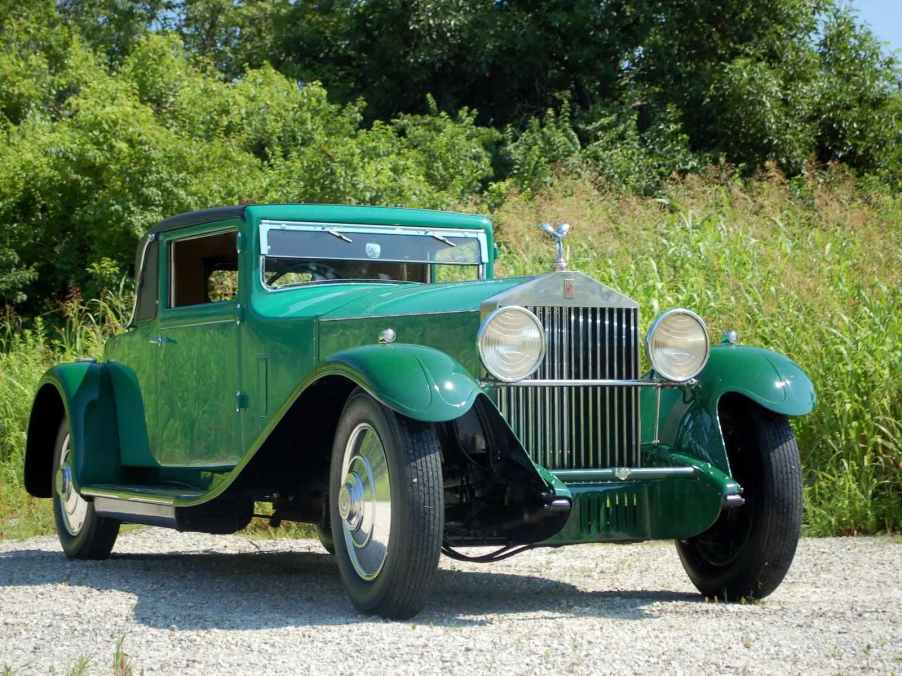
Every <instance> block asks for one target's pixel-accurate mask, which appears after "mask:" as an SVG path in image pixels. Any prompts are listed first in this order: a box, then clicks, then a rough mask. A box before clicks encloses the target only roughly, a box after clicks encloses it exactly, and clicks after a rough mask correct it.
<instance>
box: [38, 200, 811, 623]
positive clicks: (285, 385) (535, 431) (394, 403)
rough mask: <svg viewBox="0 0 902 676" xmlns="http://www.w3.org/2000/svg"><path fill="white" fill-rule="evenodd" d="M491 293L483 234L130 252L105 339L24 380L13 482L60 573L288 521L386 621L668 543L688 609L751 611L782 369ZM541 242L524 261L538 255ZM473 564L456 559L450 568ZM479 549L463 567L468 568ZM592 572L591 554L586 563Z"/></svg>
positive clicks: (147, 244)
mask: <svg viewBox="0 0 902 676" xmlns="http://www.w3.org/2000/svg"><path fill="white" fill-rule="evenodd" d="M543 227H544V228H545V230H546V231H547V232H548V234H549V235H550V236H551V237H552V239H553V240H554V243H555V245H556V246H557V248H558V259H557V264H556V267H557V269H556V270H555V271H553V272H548V273H546V274H539V275H537V276H534V277H516V278H504V279H499V278H496V277H495V274H494V263H495V256H496V247H495V242H494V240H493V231H492V225H491V223H490V222H489V221H488V220H487V219H485V218H482V217H478V216H473V215H466V214H456V213H446V212H435V211H421V210H407V209H388V208H373V207H351V206H324V205H300V204H297V205H292V204H285V205H267V206H264V205H245V206H240V207H227V208H218V209H210V210H206V211H198V212H194V213H187V214H181V215H178V216H174V217H172V218H170V219H168V220H165V221H163V222H162V223H160V224H159V225H158V226H156V227H155V228H153V229H152V230H151V231H150V232H149V233H148V234H147V235H146V236H145V237H144V239H143V240H142V241H141V242H140V245H139V247H138V256H137V263H136V270H137V294H136V301H135V307H134V313H133V316H132V319H131V322H130V324H129V328H128V330H127V331H126V332H125V333H123V334H121V335H118V336H116V337H114V338H112V339H110V340H109V342H108V344H107V346H106V353H105V356H104V359H103V361H101V362H96V361H94V360H92V359H86V360H79V361H77V362H75V363H68V364H61V365H59V366H55V367H54V368H52V369H50V370H49V371H48V372H47V374H46V375H45V376H44V378H43V380H42V381H41V383H40V386H39V389H38V391H37V395H36V397H35V401H34V405H33V409H32V412H31V418H30V422H29V426H28V443H27V453H26V459H25V479H26V485H27V488H28V491H29V492H30V493H31V494H32V495H35V496H39V497H46V498H53V502H54V512H55V516H56V525H57V530H58V532H59V539H60V542H61V544H62V548H63V550H64V552H65V554H66V556H68V557H69V558H72V559H96V558H104V557H107V556H109V554H110V552H111V550H112V548H113V545H114V542H115V540H116V536H117V533H118V531H119V526H120V524H122V523H139V524H152V525H155V526H165V527H169V528H174V529H177V530H181V531H196V532H206V533H232V532H235V531H237V530H240V529H242V528H244V527H245V526H246V525H247V524H248V522H249V521H250V520H251V519H252V518H253V516H254V512H255V504H257V503H269V504H270V505H271V507H272V516H271V517H270V518H271V520H272V522H273V523H274V524H278V523H280V522H282V521H296V522H306V523H310V524H315V526H316V527H317V529H318V532H319V534H320V539H321V541H322V543H323V546H324V547H325V548H326V549H327V550H329V552H332V553H333V554H334V556H335V557H336V560H337V562H338V567H339V570H340V573H341V577H342V580H343V582H344V585H345V588H346V589H347V592H348V595H349V596H350V598H351V601H352V602H353V603H354V605H355V606H357V607H358V608H359V609H361V610H363V611H367V612H375V613H378V614H381V615H383V616H386V617H390V618H407V617H410V616H412V615H414V614H415V613H416V612H418V611H419V610H420V609H421V608H422V607H423V606H424V604H425V602H426V600H427V596H428V592H429V589H430V584H431V582H432V580H433V578H434V576H435V572H436V568H437V565H438V561H439V556H440V555H441V554H442V553H444V554H445V555H447V556H450V557H453V558H458V559H463V560H468V561H482V562H489V561H497V560H500V559H503V558H506V557H508V556H511V555H513V554H516V553H518V552H522V551H524V550H525V549H528V548H531V547H559V546H562V545H570V544H579V543H587V542H636V541H640V540H649V539H661V538H666V539H673V540H675V541H676V546H677V551H678V553H679V556H680V558H681V559H682V562H683V565H684V566H685V568H686V571H687V572H688V574H689V576H690V578H691V579H692V581H693V582H694V583H695V585H696V586H697V587H698V589H699V590H700V591H701V592H702V593H703V594H705V595H709V596H717V597H720V598H722V599H728V600H735V599H741V598H744V597H756V598H758V597H763V596H766V595H767V594H769V593H771V592H772V591H773V590H774V589H775V588H776V587H777V586H778V585H779V584H780V582H781V581H782V579H783V576H784V575H785V573H786V571H787V569H788V568H789V566H790V563H791V561H792V558H793V555H794V552H795V548H796V543H797V541H798V538H799V528H800V521H801V479H800V467H799V453H798V448H797V446H796V442H795V439H794V437H793V433H792V430H791V428H790V426H789V423H788V421H787V417H788V416H799V415H804V414H806V413H808V412H810V411H811V410H812V408H813V407H814V401H815V395H814V389H813V387H812V384H811V382H810V381H809V379H808V378H807V377H806V375H805V374H804V373H803V372H802V370H801V369H800V368H799V367H798V366H797V365H796V364H794V363H793V362H792V361H790V360H789V359H788V358H786V357H784V356H782V355H779V354H776V353H774V352H770V351H767V350H763V349H758V348H752V347H745V346H740V345H738V344H736V340H735V335H729V336H727V338H726V339H725V340H724V342H723V343H721V344H720V345H716V346H714V347H711V346H710V345H709V339H708V334H707V330H706V328H705V324H704V322H703V321H702V320H701V319H700V318H699V317H698V316H697V315H696V314H694V313H692V312H690V311H688V310H684V309H673V310H669V311H667V312H664V313H663V314H661V315H660V316H659V317H658V318H657V319H655V321H654V322H653V323H652V324H651V327H650V328H649V330H648V332H647V334H646V335H645V337H644V349H645V350H646V352H647V355H648V359H649V362H650V364H651V367H652V368H651V370H650V371H649V372H647V373H644V374H640V370H641V368H640V346H641V345H640V344H641V343H642V337H641V336H640V325H639V310H638V306H637V304H636V303H635V302H634V301H632V300H631V299H629V298H627V297H626V296H624V295H622V294H620V293H618V292H616V291H614V290H612V289H610V288H608V287H606V286H603V285H602V284H599V283H598V282H595V281H593V280H592V279H591V278H589V277H587V276H585V275H583V274H580V273H579V272H571V271H568V270H566V269H565V268H566V265H565V262H564V258H563V252H564V247H563V238H564V235H566V232H567V227H566V226H561V227H558V228H552V227H550V226H543ZM549 245H551V242H549ZM489 546H491V547H492V550H491V551H489V552H488V553H482V554H474V553H473V550H467V552H468V553H464V552H462V551H461V550H460V548H462V547H489ZM476 551H477V552H479V551H484V550H476ZM599 556H603V553H602V551H601V550H599Z"/></svg>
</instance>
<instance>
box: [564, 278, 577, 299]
mask: <svg viewBox="0 0 902 676" xmlns="http://www.w3.org/2000/svg"><path fill="white" fill-rule="evenodd" d="M564 298H576V285H575V284H574V282H573V279H572V278H567V279H565V280H564Z"/></svg>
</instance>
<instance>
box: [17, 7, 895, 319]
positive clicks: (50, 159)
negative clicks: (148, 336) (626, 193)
mask: <svg viewBox="0 0 902 676" xmlns="http://www.w3.org/2000/svg"><path fill="white" fill-rule="evenodd" d="M320 82H322V83H323V84H320ZM899 85H900V76H899V71H898V69H897V68H896V65H895V63H894V61H893V60H892V59H890V58H888V57H886V56H885V55H884V54H883V53H882V52H881V50H880V47H879V45H878V44H877V43H876V42H875V40H874V38H873V36H872V35H871V34H870V33H869V32H868V31H867V30H865V29H863V28H862V27H861V26H859V25H857V24H856V23H855V21H854V20H853V17H851V16H850V15H849V14H848V13H844V12H842V11H839V10H837V9H836V7H835V6H834V5H833V3H832V2H831V0H767V1H761V2H755V3H748V2H745V1H744V0H729V1H728V2H711V1H710V0H693V2H682V3H669V2H662V1H661V0H641V1H636V2H623V1H622V0H607V1H605V0H567V2H563V1H555V2H543V3H535V2H524V1H509V2H495V1H494V0H493V1H491V2H488V1H477V2H460V1H459V0H441V1H437V0H431V1H430V0H416V1H411V0H403V1H402V0H390V1H388V2H378V3H376V2H358V1H356V0H353V1H352V0H329V1H328V2H312V3H308V2H289V1H288V0H248V1H245V2H235V1H234V0H142V1H141V2H123V1H122V0H61V1H60V2H58V3H54V2H53V1H52V0H31V1H29V2H25V3H22V2H14V1H12V0H0V223H3V224H4V227H3V229H2V231H0V305H3V304H14V305H16V306H17V307H18V309H19V311H20V312H23V313H25V314H33V313H35V312H37V311H40V310H42V309H44V307H45V305H46V303H47V302H48V301H49V302H51V303H52V302H55V301H56V300H58V299H59V298H61V297H63V296H65V294H67V293H68V292H69V290H70V289H72V288H80V289H82V290H83V291H84V292H85V293H86V294H88V295H91V294H93V293H96V290H97V289H98V280H97V277H98V276H100V277H103V276H104V275H109V274H112V273H113V272H114V271H115V270H122V271H124V270H125V269H126V266H127V265H128V263H129V261H130V260H131V257H132V247H133V245H134V242H135V241H136V238H137V236H138V235H139V234H140V233H141V232H142V231H143V230H144V229H145V228H147V226H148V225H150V224H151V223H153V222H154V221H157V220H159V219H160V218H161V217H163V216H165V215H167V214H171V213H173V212H176V211H180V210H185V209H192V208H196V207H201V206H208V205H212V204H220V203H229V202H235V201H239V200H257V201H270V200H274V201H291V200H304V201H340V202H362V203H379V204H401V205H407V206H428V207H447V206H449V205H450V204H454V203H460V202H462V201H464V200H466V199H469V198H471V197H472V196H476V197H477V198H479V196H481V195H487V196H488V197H489V202H490V205H493V206H494V205H497V204H498V203H499V202H498V200H499V199H500V198H501V196H503V195H504V194H505V192H506V190H507V189H508V187H509V186H510V183H508V182H513V184H514V185H516V186H518V187H520V188H522V189H526V190H528V191H534V190H537V189H541V188H542V187H543V186H546V185H548V184H549V182H550V181H551V178H552V176H553V175H554V173H555V172H557V171H560V170H561V169H562V168H563V169H566V170H570V171H571V172H572V171H577V172H583V173H588V174H591V175H594V176H597V177H599V179H600V180H604V181H606V182H609V183H611V184H614V185H620V186H623V187H625V188H627V189H629V190H633V191H637V192H640V193H643V194H653V193H654V192H655V191H656V190H658V189H659V187H660V186H661V182H662V180H664V179H666V178H667V177H668V176H670V175H672V174H673V173H674V172H676V173H679V174H684V173H686V172H694V171H699V170H700V169H702V168H704V167H705V166H708V165H709V164H711V163H715V164H718V163H719V164H723V163H724V162H726V163H728V164H731V165H734V166H738V167H739V169H740V170H744V171H747V172H751V171H754V170H756V169H758V168H759V167H761V166H762V165H763V164H764V163H766V162H768V161H773V162H776V163H777V164H778V165H779V166H780V167H781V169H782V170H783V171H784V172H785V173H787V174H789V175H796V174H799V173H801V172H804V171H805V169H806V166H808V167H809V168H811V167H812V166H814V165H812V162H820V163H823V162H832V161H841V162H843V163H845V164H847V165H849V166H851V167H853V168H855V169H856V170H857V171H859V172H862V173H868V174H870V175H876V176H878V177H879V178H880V180H881V181H882V182H883V183H885V184H887V185H888V186H889V187H890V188H891V189H894V190H898V189H899V188H900V185H902V184H900V181H902V169H900V165H902V150H900V146H902V143H900V140H902V132H900V129H902V127H900V112H902V104H900V100H902V99H900V97H899ZM359 96H362V97H363V98H362V99H359V98H358V97H359ZM444 111H448V112H444ZM490 125H493V126H490ZM806 163H807V165H806Z"/></svg>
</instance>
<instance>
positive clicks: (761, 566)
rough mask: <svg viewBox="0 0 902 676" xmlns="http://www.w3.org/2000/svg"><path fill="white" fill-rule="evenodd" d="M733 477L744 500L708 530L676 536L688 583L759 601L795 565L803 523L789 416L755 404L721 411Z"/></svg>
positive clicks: (729, 597) (714, 593)
mask: <svg viewBox="0 0 902 676" xmlns="http://www.w3.org/2000/svg"><path fill="white" fill-rule="evenodd" d="M721 424H722V426H723V430H724V440H725V441H726V444H727V452H728V454H729V458H730V467H731V470H732V473H733V477H734V478H735V479H736V481H738V482H739V484H740V485H741V486H742V487H743V497H744V498H745V501H746V502H745V504H744V505H743V506H741V507H736V508H732V509H725V510H724V511H723V512H722V513H721V515H720V518H719V519H718V520H717V522H716V523H715V524H714V525H713V526H712V527H711V528H709V529H708V530H707V531H705V532H704V533H702V534H701V535H698V536H696V537H694V538H690V539H688V540H678V541H677V551H678V552H679V555H680V560H681V561H682V563H683V567H684V568H685V569H686V572H687V573H688V574H689V577H690V579H691V580H692V582H693V584H695V586H696V587H697V588H698V590H699V591H700V592H701V593H702V594H704V595H705V596H708V597H714V598H718V599H720V600H723V601H739V600H742V599H760V598H764V597H765V596H767V595H769V594H770V593H771V592H773V591H774V590H775V589H776V588H777V587H778V586H779V585H780V583H781V582H782V581H783V577H784V576H785V575H786V573H787V571H788V570H789V566H790V565H791V564H792V559H793V556H794V555H795V551H796V545H797V544H798V541H799V535H800V532H801V524H802V478H801V467H800V462H799V447H798V445H797V444H796V440H795V435H794V434H793V432H792V428H791V427H790V426H789V422H788V421H787V419H786V418H785V417H784V416H778V415H773V414H771V413H769V412H767V411H764V410H762V409H759V408H757V407H754V408H753V409H752V410H751V411H750V410H749V409H748V408H745V407H743V408H734V409H732V410H730V409H727V410H725V411H724V412H723V415H722V416H721Z"/></svg>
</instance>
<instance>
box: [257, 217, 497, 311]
mask: <svg viewBox="0 0 902 676" xmlns="http://www.w3.org/2000/svg"><path fill="white" fill-rule="evenodd" d="M336 228H337V229H341V230H345V229H351V230H353V231H354V232H360V233H363V234H367V233H372V234H383V235H384V234H397V233H400V234H414V235H420V236H424V237H431V236H432V233H433V232H438V233H439V234H443V235H444V234H448V235H451V236H452V237H469V238H471V239H476V240H478V242H479V251H480V258H481V259H482V260H481V262H480V263H438V262H432V263H430V262H429V261H395V260H388V259H385V260H384V262H386V263H413V264H415V265H430V264H432V265H459V266H461V267H463V266H467V265H471V266H474V267H478V275H479V280H484V279H485V274H486V265H487V263H488V255H489V254H488V251H489V249H488V243H487V239H486V236H485V232H483V231H482V230H465V229H461V228H421V227H416V226H407V225H359V224H354V223H326V222H323V221H266V220H264V221H260V228H259V230H260V255H259V257H258V266H257V267H258V269H259V280H260V286H261V287H262V288H263V290H264V291H266V292H267V293H282V292H283V291H294V290H296V289H300V288H303V287H307V286H314V285H321V284H424V282H409V281H405V280H403V279H391V280H388V279H387V280H372V279H343V280H328V281H326V280H320V281H314V282H302V283H299V284H290V285H288V286H283V287H281V288H276V287H272V286H270V285H269V284H267V283H266V276H265V274H264V272H265V265H266V257H267V255H268V249H269V232H270V231H271V230H301V231H305V232H325V231H327V230H330V229H336ZM283 258H291V256H283ZM323 260H364V259H353V258H332V259H323ZM433 283H435V282H425V284H433Z"/></svg>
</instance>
